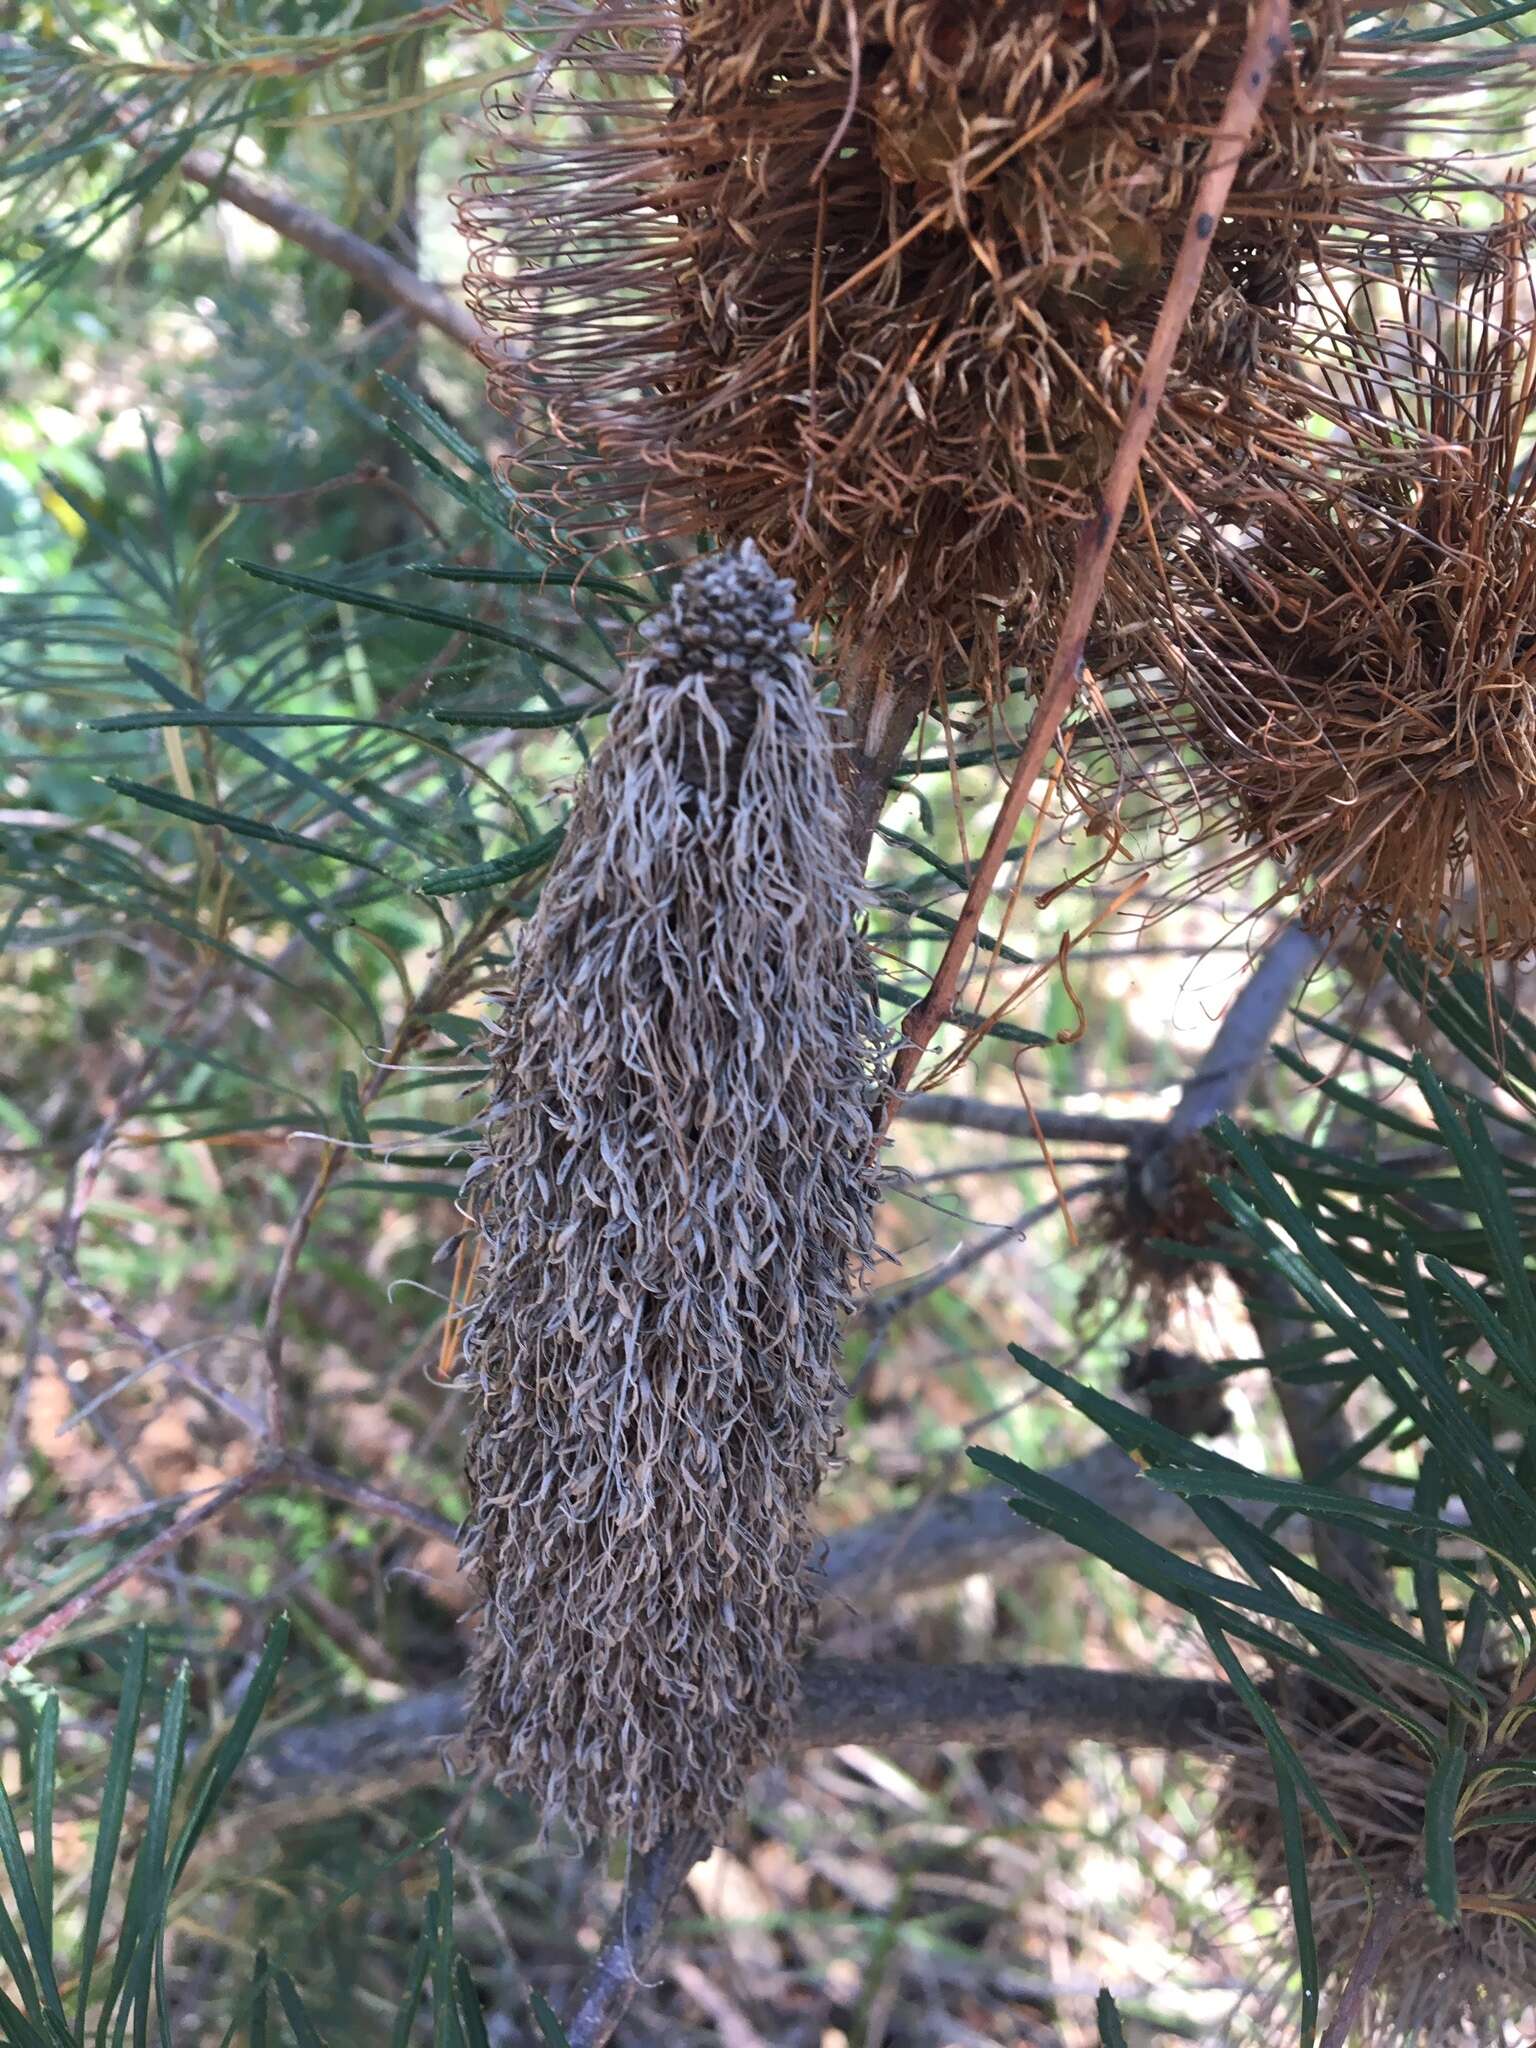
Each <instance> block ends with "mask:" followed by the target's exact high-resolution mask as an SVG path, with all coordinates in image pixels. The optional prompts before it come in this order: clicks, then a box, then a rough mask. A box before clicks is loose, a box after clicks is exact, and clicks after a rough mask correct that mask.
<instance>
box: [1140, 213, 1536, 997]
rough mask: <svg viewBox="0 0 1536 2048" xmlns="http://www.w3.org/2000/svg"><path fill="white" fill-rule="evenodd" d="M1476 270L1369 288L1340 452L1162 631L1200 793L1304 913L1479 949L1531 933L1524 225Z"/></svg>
mask: <svg viewBox="0 0 1536 2048" xmlns="http://www.w3.org/2000/svg"><path fill="white" fill-rule="evenodd" d="M1469 261H1470V262H1472V264H1473V266H1474V267H1473V268H1472V269H1471V273H1470V275H1468V274H1467V273H1466V272H1463V274H1462V275H1461V276H1460V277H1459V278H1458V277H1452V278H1451V279H1450V280H1447V279H1446V277H1445V276H1444V275H1443V273H1442V272H1441V271H1439V270H1437V271H1435V272H1433V273H1431V274H1430V275H1428V276H1425V277H1415V276H1411V275H1403V274H1400V275H1399V278H1398V280H1397V282H1396V283H1393V284H1384V285H1378V286H1377V287H1376V288H1375V294H1374V296H1375V300H1376V305H1377V310H1376V311H1375V312H1373V311H1372V308H1371V304H1370V303H1369V302H1368V301H1367V299H1366V296H1365V294H1364V293H1362V294H1360V296H1359V299H1358V301H1357V304H1356V305H1355V307H1354V308H1353V309H1352V311H1353V314H1354V325H1353V326H1352V328H1351V329H1350V330H1349V331H1346V332H1344V333H1343V334H1341V335H1340V337H1339V338H1338V342H1337V352H1336V355H1335V357H1334V360H1333V361H1332V363H1331V364H1330V365H1329V366H1328V368H1327V370H1326V372H1325V376H1324V383H1323V386H1322V387H1321V388H1320V389H1319V392H1318V400H1317V402H1318V406H1319V410H1320V411H1322V412H1323V413H1324V415H1325V416H1326V417H1328V418H1329V419H1330V420H1331V421H1332V423H1333V429H1334V431H1333V436H1332V439H1331V441H1330V443H1329V445H1328V447H1327V448H1326V450H1320V451H1319V454H1320V458H1321V457H1324V456H1325V457H1326V459H1325V460H1324V459H1319V461H1318V462H1317V463H1316V464H1315V465H1314V466H1313V468H1312V469H1311V470H1310V471H1309V472H1307V473H1304V474H1301V475H1299V476H1297V477H1295V478H1293V479H1291V480H1290V481H1288V482H1287V484H1286V485H1285V487H1284V488H1283V489H1279V488H1277V489H1273V490H1270V491H1269V492H1267V493H1266V494H1265V495H1264V497H1263V498H1262V499H1261V500H1260V501H1259V502H1258V503H1257V504H1256V505H1255V506H1254V507H1253V508H1252V509H1251V512H1250V515H1249V519H1248V522H1247V525H1248V531H1247V534H1246V536H1245V539H1244V542H1243V544H1242V545H1240V546H1239V547H1238V548H1236V549H1229V550H1226V551H1225V552H1223V553H1221V554H1220V555H1217V556H1215V557H1213V559H1212V561H1211V562H1210V564H1209V566H1208V569H1207V571H1206V573H1205V575H1204V576H1203V578H1202V577H1201V576H1200V575H1198V574H1197V575H1196V576H1195V577H1194V578H1193V579H1191V583H1190V584H1189V586H1187V587H1186V589H1185V591H1184V593H1183V596H1184V599H1185V602H1184V603H1183V605H1182V606H1181V609H1180V614H1179V615H1178V616H1177V617H1176V619H1175V622H1174V626H1173V630H1172V631H1171V632H1170V634H1169V636H1168V638H1169V642H1170V647H1169V666H1170V671H1171V673H1172V674H1173V676H1174V678H1175V680H1176V682H1177V684H1178V686H1179V688H1180V690H1181V691H1182V693H1183V695H1184V696H1185V698H1186V699H1187V702H1188V704H1189V705H1190V706H1191V707H1192V719H1193V722H1192V726H1191V737H1192V740H1193V743H1194V745H1195V747H1196V749H1197V750H1198V752H1199V755H1200V757H1201V763H1202V768H1203V777H1204V782H1205V785H1206V788H1207V790H1208V792H1210V793H1211V794H1212V795H1214V797H1215V798H1216V799H1217V801H1218V804H1219V805H1225V806H1228V807H1231V808H1235V811H1236V813H1237V816H1238V818H1239V820H1240V822H1241V826H1242V828H1243V831H1244V833H1245V836H1246V837H1247V840H1248V842H1249V845H1250V847H1251V848H1252V849H1253V850H1254V851H1256V852H1258V853H1263V854H1267V855H1268V856H1270V857H1271V858H1272V859H1273V860H1275V861H1276V862H1278V864H1279V865H1280V867H1281V869H1282V870H1283V872H1284V875H1285V878H1286V885H1287V887H1288V888H1289V889H1291V890H1294V891H1295V892H1296V893H1297V894H1298V895H1299V897H1300V899H1301V902H1302V905H1303V908H1304V912H1305V915H1306V916H1307V918H1308V919H1309V920H1310V921H1311V922H1312V923H1313V924H1314V925H1316V926H1318V927H1320V928H1322V929H1324V930H1332V929H1336V928H1339V927H1341V926H1344V925H1347V924H1349V923H1350V922H1352V921H1354V920H1359V921H1360V922H1362V923H1363V924H1364V925H1365V926H1366V927H1368V928H1370V929H1376V930H1385V931H1389V932H1395V933H1397V934H1399V935H1400V936H1401V937H1403V938H1404V939H1405V940H1407V941H1408V942H1409V944H1411V945H1412V946H1414V947H1415V948H1416V949H1419V950H1422V951H1425V952H1430V953H1433V952H1447V953H1448V952H1453V951H1454V952H1457V953H1459V954H1461V955H1462V956H1464V957H1467V958H1470V959H1472V960H1474V961H1482V960H1488V959H1497V958H1517V957H1519V956H1521V955H1523V954H1525V953H1527V952H1529V951H1530V950H1531V948H1532V947H1533V946H1536V471H1533V468H1532V464H1531V461H1530V435H1531V432H1532V429H1533V427H1536V404H1533V397H1536V329H1533V324H1532V310H1531V308H1532V270H1531V244H1530V241H1529V238H1528V236H1527V235H1526V233H1525V232H1524V230H1523V229H1522V228H1521V227H1520V224H1519V223H1518V221H1516V222H1512V224H1511V227H1510V229H1509V230H1508V231H1506V232H1505V233H1504V234H1503V235H1502V237H1501V238H1498V239H1496V240H1495V241H1494V242H1492V243H1491V244H1490V245H1488V246H1487V247H1485V248H1484V250H1483V251H1482V252H1481V256H1480V257H1477V258H1470V257H1469ZM1403 450H1407V451H1409V452H1410V453H1411V455H1412V457H1413V460H1412V463H1411V465H1400V466H1399V467H1398V468H1397V469H1395V470H1394V469H1392V468H1391V467H1390V466H1389V464H1390V460H1391V458H1392V457H1393V456H1394V454H1396V453H1398V452H1399V451H1403Z"/></svg>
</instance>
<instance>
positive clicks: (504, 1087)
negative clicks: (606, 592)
mask: <svg viewBox="0 0 1536 2048" xmlns="http://www.w3.org/2000/svg"><path fill="white" fill-rule="evenodd" d="M803 639H804V628H803V627H801V626H799V625H798V624H797V623H796V621H795V616H794V607H793V597H792V593H791V591H790V589H789V586H788V585H787V584H786V583H784V582H782V581H781V580H780V579H779V578H778V577H777V576H776V575H774V574H773V572H772V571H771V570H770V569H769V568H768V565H767V564H766V562H765V561H764V560H763V558H762V557H761V555H759V554H758V553H757V551H756V550H755V549H754V548H753V547H752V546H751V545H750V544H747V545H745V546H743V547H742V548H741V549H739V550H736V551H733V552H730V553H727V554H722V555H714V556H710V557H707V558H705V559H703V560H700V561H697V562H695V563H694V564H692V565H691V566H690V567H689V568H688V569H686V570H685V571H684V572H683V575H682V577H681V579H680V580H679V582H678V584H677V586H676V588H675V590H674V592H673V594H672V597H671V599H670V601H669V602H668V603H667V605H666V606H665V608H664V609H663V611H662V612H661V614H660V616H659V617H658V618H657V619H656V620H655V621H654V622H653V623H652V624H651V625H650V626H649V627H648V628H647V629H646V636H645V645H644V648H643V651H642V653H641V654H640V656H639V658H638V659H636V660H635V661H634V662H633V663H632V665H631V666H630V668H629V670H628V672H627V674H626V675H625V677H624V679H623V683H622V685H621V687H620V689H619V692H618V694H617V696H616V698H615V702H614V706H613V710H612V715H611V720H610V724H609V729H608V735H607V738H606V740H605V741H604V743H603V745H602V746H601V747H600V748H599V750H598V751H597V753H596V754H595V756H594V758H593V760H592V763H591V766H590V768H589V769H588V771H587V774H586V778H585V780H584V782H583V784H582V786H581V789H580V791H579V793H578V795H577V798H576V801H575V806H574V809H573V811H572V813H571V817H570V822H569V824H568V826H567V828H566V834H565V840H564V844H563V846H562V849H561V852H560V854H559V856H558V858H557V859H556V861H555V864H554V866H553V867H552V869H551V871H550V874H549V878H548V880H547V881H546V883H545V885H544V889H543V893H542V895H541V897H540V900H539V904H538V908H537V910H536V911H535V913H534V915H533V917H532V919H531V920H530V921H529V924H528V925H527V927H526V929H525V931H524V934H523V937H522V941H521V944H520V947H519V950H518V953H517V957H516V964H515V968H514V970H513V973H512V977H511V982H510V985H509V987H508V988H507V989H506V990H505V991H504V992H503V997H502V1008H501V1011H500V1014H499V1017H498V1018H497V1020H496V1022H495V1024H494V1026H493V1031H492V1041H491V1076H492V1094H491V1100H490V1103H489V1106H488V1108H487V1110H486V1113H485V1120H484V1136H483V1146H482V1150H481V1153H480V1156H479V1158H478V1159H477V1161H476V1162H475V1164H474V1165H473V1167H472V1168H471V1171H470V1175H469V1178H468V1181H467V1183H466V1197H465V1199H466V1206H467V1207H468V1209H469V1210H470V1212H471V1214H472V1216H473V1219H474V1222H475V1224H476V1226H477V1228H478V1232H479V1236H480V1261H479V1277H478V1283H477V1291H476V1297H475V1299H474V1301H473V1304H472V1307H471V1310H470V1314H469V1317H468V1321H467V1324H466V1331H465V1337H464V1359H465V1364H466V1367H467V1370H468V1373H469V1375H470V1377H471V1379H472V1381H473V1382H474V1383H475V1385H476V1386H477V1388H478V1394H479V1399H478V1404H477V1413H476V1417H475V1420H474V1422H473V1425H472V1429H471V1437H470V1449H469V1486H470V1501H471V1505H470V1510H469V1515H468V1518H467V1521H466V1524H465V1530H464V1538H463V1550H464V1558H465V1563H466V1567H467V1569H468V1571H469V1573H470V1575H471V1577H472V1579H473V1581H474V1583H475V1585H476V1586H477V1588H478V1590H479V1592H480V1595H481V1597H482V1600H483V1603H484V1604H483V1614H482V1619H481V1625H480V1636H479V1642H478V1647H477V1650H476V1653H475V1658H474V1666H473V1680H472V1706H471V1716H470V1735H471V1743H472V1747H473V1748H474V1750H475V1751H476V1752H477V1753H478V1755H479V1756H480V1758H481V1759H482V1760H483V1761H484V1762H486V1763H488V1764H489V1765H490V1766H491V1768H492V1769H493V1770H494V1771H495V1772H496V1774H497V1775H498V1777H499V1778H501V1779H502V1780H503V1781H504V1782H507V1783H509V1784H514V1785H517V1786H520V1787H523V1788H525V1789H526V1790H528V1791H529V1792H530V1793H531V1794H532V1795H533V1796H534V1797H535V1798H536V1799H537V1800H538V1801H539V1802H540V1803H541V1804H542V1806H543V1808H544V1810H545V1812H546V1815H547V1816H548V1817H550V1818H555V1817H563V1818H565V1819H566V1820H567V1821H569V1822H570V1823H571V1824H572V1825H573V1826H574V1828H575V1829H576V1830H577V1831H578V1833H580V1834H581V1835H583V1836H585V1837H593V1836H598V1835H603V1834H614V1835H618V1836H622V1837H624V1838H626V1839H628V1840H630V1841H632V1842H633V1844H634V1845H635V1846H636V1847H638V1848H643V1847H645V1846H647V1845H648V1844H650V1843H651V1842H653V1841H654V1840H655V1839H656V1838H657V1836H658V1835H659V1834H661V1833H662V1832H664V1831H665V1830H667V1829H668V1828H671V1827H673V1826H677V1825H682V1824H701V1825H704V1826H714V1825H718V1824H720V1823H721V1822H722V1821H723V1819H724V1817H725V1815H726V1814H727V1813H728V1811H729V1810H730V1808H731V1806H732V1804H733V1802H734V1800H735V1799H736V1798H737V1797H738V1795H739V1793H740V1790H741V1786H742V1780H743V1777H744V1774H745V1773H746V1772H747V1771H749V1770H750V1769H751V1768H752V1767H753V1766H754V1765H755V1764H756V1763H758V1762H759V1761H761V1760H762V1758H763V1757H764V1756H765V1755H766V1754H767V1753H768V1752H769V1751H770V1750H771V1749H772V1748H773V1746H774V1744H775V1741H776V1739H777V1738H778V1737H779V1736H780V1735H781V1734H782V1733H783V1731H784V1730H785V1728H786V1726H787V1722H788V1717H789V1714H790V1712H791V1709H792V1707H793V1703H794V1698H795V1686H796V1679H795V1660H796V1655H797V1652H798V1649H799V1647H800V1645H801V1639H802V1635H803V1633H804V1628H805V1623H806V1620H807V1616H808V1614H809V1612H810V1609H811V1605H812V1602H813V1599H814V1596H815V1575H814V1571H813V1538H812V1531H811V1525H810V1519H809V1516H810V1509H811V1504H812V1500H813V1498H814V1495H815V1493H816V1489H817V1485H818V1483H819V1481H820V1479H821V1477H822V1475H823V1473H824V1471H825V1469H826V1466H827V1463H828V1460H829V1458H830V1456H831V1453H832V1449H833V1444H834V1439H835V1435H836V1429H837V1421H836V1415H837V1407H838V1401H839V1397H840V1391H841V1382H840V1378H839V1373H838V1323H839V1317H840V1315H841V1313H842V1311H843V1310H844V1308H845V1307H846V1305H847V1302H848V1299H849V1287H850V1279H851V1276H852V1275H853V1274H854V1272H855V1271H856V1270H857V1269H858V1268H859V1267H861V1265H862V1264H863V1263H864V1262H865V1261H867V1260H868V1258H869V1257H870V1256H871V1254H872V1239H871V1226H872V1218H873V1211H874V1206H875V1200H876V1192H877V1184H878V1175H877V1169H876V1166H875V1163H874V1156H873V1146H872V1136H873V1123H872V1116H873V1108H874V1104H875V1102H876V1101H877V1099H878V1076H879V1069H880V1061H881V1050H882V1040H881V1033H880V1027H879V1022H878V1012H877V1011H876V1009H875V1007H874V1002H873V991H872V985H871V982H870V978H869V969H868V963H867V959H866V956H865V953H864V950H863V947H862V943H861V941H860V939H859V936H858V934H857V931H856V926H855V919H856V914H857V910H858V906H859V902H860V877H859V872H858V867H857V863H856V861H855V858H854V855H853V853H852V850H851V847H850V843H849V836H848V818H847V811H846V807H845V805H844V803H843V800H842V798H841V796H840V793H839V788H838V785H837V781H836V777H835V773H834V741H833V738H832V734H831V730H830V720H829V718H828V715H827V713H826V712H825V711H824V710H823V709H822V708H821V706H820V704H819V702H818V698H817V693H816V678H815V675H814V672H813V670H812V669H811V667H810V664H809V662H808V661H807V659H806V657H805V654H804V652H803V651H802V642H803Z"/></svg>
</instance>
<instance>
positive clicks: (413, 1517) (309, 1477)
mask: <svg viewBox="0 0 1536 2048" xmlns="http://www.w3.org/2000/svg"><path fill="white" fill-rule="evenodd" d="M282 1470H283V1473H284V1474H285V1476H287V1477H288V1478H291V1479H294V1480H296V1481H297V1482H298V1484H299V1485H300V1486H304V1487H307V1488H308V1489H309V1491H310V1492H311V1493H323V1494H325V1495H326V1496H327V1497H328V1498H329V1499H331V1500H341V1501H345V1502H346V1503H347V1505H348V1506H349V1507H354V1508H356V1509H357V1510H358V1511H359V1512H360V1513H361V1514H365V1515H378V1516H380V1517H381V1518H382V1519H383V1520H385V1521H389V1522H399V1523H400V1524H401V1525H402V1527H404V1528H407V1529H416V1530H418V1531H419V1532H420V1533H421V1534H422V1535H423V1536H439V1537H441V1538H442V1539H443V1540H444V1541H445V1542H447V1543H452V1542H454V1541H455V1540H456V1538H457V1536H458V1533H459V1525H458V1523H457V1522H452V1521H450V1520H449V1519H448V1517H447V1516H446V1515H440V1514H439V1513H438V1512H437V1510H436V1509H435V1508H428V1507H423V1506H422V1505H421V1503H420V1502H419V1501H413V1500H401V1499H400V1498H399V1496H398V1495H396V1494H393V1493H386V1492H385V1491H384V1490H383V1488H382V1487H378V1486H371V1485H370V1484H369V1483H368V1481H367V1480H366V1479H353V1478H352V1477H351V1476H350V1474H348V1473H346V1472H339V1471H337V1469H336V1467H335V1466H334V1465H323V1464H322V1463H321V1462H320V1460H319V1459H318V1458H309V1457H306V1456H305V1455H304V1453H303V1452H302V1451H289V1452H288V1453H287V1454H286V1456H285V1457H284V1459H283V1462H282Z"/></svg>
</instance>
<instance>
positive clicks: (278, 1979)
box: [272, 1970, 325, 2048]
mask: <svg viewBox="0 0 1536 2048" xmlns="http://www.w3.org/2000/svg"><path fill="white" fill-rule="evenodd" d="M272 1981H273V1983H274V1984H275V1985H276V1986H277V1995H278V1998H279V2000H280V2001H281V2003H282V2008H283V2011H284V2013H285V2014H286V2015H287V2019H288V2024H289V2026H290V2027H291V2028H292V2029H293V2038H294V2040H295V2041H296V2042H297V2043H298V2048H325V2042H324V2041H323V2040H322V2039H321V2037H320V2035H319V2034H318V2033H317V2032H316V2031H315V2026H314V2022H313V2021H312V2020H311V2019H310V2017H309V2014H308V2013H307V2012H306V2011H305V2010H304V2001H303V1999H302V1998H300V1996H299V1993H298V1988H297V1986H296V1985H295V1984H294V1981H293V1979H292V1978H291V1977H290V1976H289V1974H288V1972H287V1971H286V1970H274V1971H273V1972H272Z"/></svg>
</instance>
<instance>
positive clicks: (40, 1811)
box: [32, 1692, 63, 2018]
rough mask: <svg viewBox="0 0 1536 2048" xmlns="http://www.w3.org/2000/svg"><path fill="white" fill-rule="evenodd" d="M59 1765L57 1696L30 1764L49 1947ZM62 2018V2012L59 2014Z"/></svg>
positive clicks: (35, 1854) (36, 1859) (35, 1859)
mask: <svg viewBox="0 0 1536 2048" xmlns="http://www.w3.org/2000/svg"><path fill="white" fill-rule="evenodd" d="M58 1765H59V1696H58V1694H57V1693H56V1692H50V1693H49V1695H48V1697H47V1699H46V1700H44V1702H43V1711H42V1715H41V1718H40V1719H39V1722H38V1728H37V1743H36V1748H35V1750H34V1753H33V1763H32V1881H33V1885H34V1887H35V1889H36V1892H37V1908H38V1912H39V1913H40V1914H41V1915H42V1921H43V1932H44V1934H45V1936H46V1938H47V1941H48V1943H49V1947H50V1949H51V1947H52V1944H53V1797H54V1788H55V1785H56V1784H57V1780H58ZM60 2017H61V2018H62V2017H63V2015H62V2012H61V2013H60Z"/></svg>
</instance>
